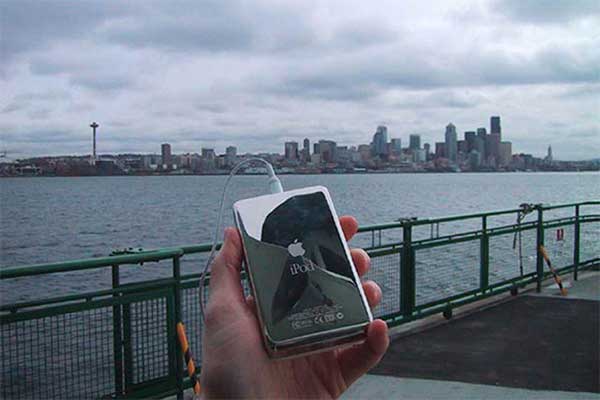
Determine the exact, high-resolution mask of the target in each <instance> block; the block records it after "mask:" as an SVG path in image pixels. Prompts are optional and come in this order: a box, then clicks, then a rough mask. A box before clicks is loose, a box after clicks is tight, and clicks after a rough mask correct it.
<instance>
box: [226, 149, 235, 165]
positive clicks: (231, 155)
mask: <svg viewBox="0 0 600 400" xmlns="http://www.w3.org/2000/svg"><path fill="white" fill-rule="evenodd" d="M236 161H237V147H235V146H228V147H227V148H226V149H225V165H235V163H236Z"/></svg>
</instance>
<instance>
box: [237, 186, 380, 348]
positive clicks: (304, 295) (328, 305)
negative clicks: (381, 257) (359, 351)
mask: <svg viewBox="0 0 600 400" xmlns="http://www.w3.org/2000/svg"><path fill="white" fill-rule="evenodd" d="M234 217H235V221H236V224H237V226H238V228H239V230H240V234H241V236H242V242H243V245H244V255H245V261H246V271H247V274H248V277H249V279H250V283H251V287H252V291H253V295H254V299H255V303H256V306H257V313H258V316H259V320H260V325H261V330H262V334H263V339H264V343H265V347H266V349H267V351H268V352H269V354H270V355H271V356H272V357H290V356H295V355H300V354H306V353H307V352H315V351H321V350H326V349H329V348H331V347H334V346H338V345H341V344H346V343H354V342H357V341H361V340H364V338H365V335H366V332H365V329H366V327H367V325H368V324H369V323H370V322H371V321H372V320H373V316H372V314H371V310H370V308H369V305H368V303H367V300H366V297H365V294H364V292H363V289H362V285H361V283H360V279H359V277H358V274H357V272H356V268H355V266H354V264H353V262H352V257H351V255H350V249H349V248H348V245H347V243H346V240H345V238H344V235H343V232H342V228H341V226H340V223H339V220H338V216H337V214H336V212H335V209H334V208H333V203H332V201H331V197H330V195H329V192H328V191H327V189H326V188H324V187H322V186H315V187H308V188H304V189H298V190H292V191H288V192H283V193H277V194H272V195H266V196H260V197H255V198H251V199H246V200H241V201H238V202H236V203H235V204H234Z"/></svg>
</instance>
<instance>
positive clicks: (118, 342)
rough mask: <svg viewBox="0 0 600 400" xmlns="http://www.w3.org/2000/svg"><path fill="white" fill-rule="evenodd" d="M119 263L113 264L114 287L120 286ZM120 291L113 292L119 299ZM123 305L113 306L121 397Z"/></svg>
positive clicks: (114, 339) (117, 387) (114, 350)
mask: <svg viewBox="0 0 600 400" xmlns="http://www.w3.org/2000/svg"><path fill="white" fill-rule="evenodd" d="M119 284H120V280H119V265H118V264H117V265H113V266H112V288H113V289H117V288H118V287H119ZM119 297H120V294H119V293H113V298H114V299H118V298H119ZM121 319H122V315H121V305H120V304H115V305H114V306H113V352H114V364H115V393H116V394H117V397H121V396H122V395H123V394H124V393H123V333H122V327H121Z"/></svg>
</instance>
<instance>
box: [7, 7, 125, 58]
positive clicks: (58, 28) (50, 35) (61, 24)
mask: <svg viewBox="0 0 600 400" xmlns="http://www.w3.org/2000/svg"><path fill="white" fill-rule="evenodd" d="M133 10H134V8H133V7H132V6H131V5H128V4H127V2H118V1H107V2H105V1H99V0H98V1H94V0H86V1H81V2H77V1H76V2H73V1H66V0H53V1H35V0H19V1H2V2H0V37H2V40H0V53H1V55H2V58H3V59H4V60H5V61H6V60H8V59H9V58H12V57H14V56H16V55H18V54H21V53H24V52H27V51H31V50H35V49H44V48H47V47H48V46H50V45H51V44H52V43H55V42H57V41H59V40H73V39H81V37H82V36H89V35H91V34H92V33H93V32H94V29H95V28H96V27H97V26H99V25H101V24H102V23H103V22H105V21H106V20H108V19H110V18H111V17H113V16H115V15H125V14H129V13H130V12H132V11H133Z"/></svg>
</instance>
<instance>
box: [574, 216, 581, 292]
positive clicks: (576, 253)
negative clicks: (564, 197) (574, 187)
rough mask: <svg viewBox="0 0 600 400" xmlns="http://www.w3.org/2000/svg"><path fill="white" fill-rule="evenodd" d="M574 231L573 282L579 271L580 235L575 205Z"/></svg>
mask: <svg viewBox="0 0 600 400" xmlns="http://www.w3.org/2000/svg"><path fill="white" fill-rule="evenodd" d="M574 231H575V235H574V236H575V243H574V245H573V280H577V274H578V272H579V271H578V269H579V240H580V238H579V235H580V234H581V232H580V225H579V204H577V205H576V206H575V227H574Z"/></svg>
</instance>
